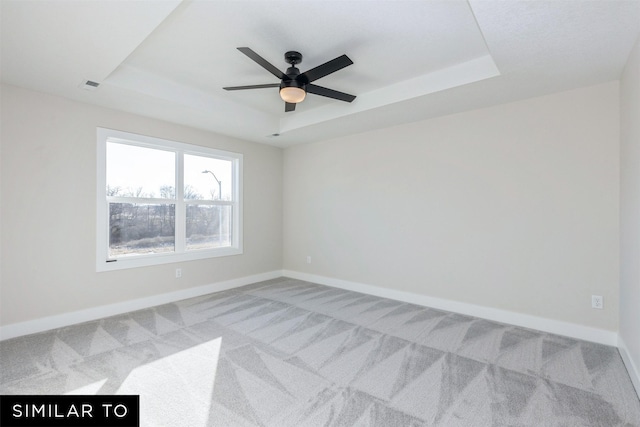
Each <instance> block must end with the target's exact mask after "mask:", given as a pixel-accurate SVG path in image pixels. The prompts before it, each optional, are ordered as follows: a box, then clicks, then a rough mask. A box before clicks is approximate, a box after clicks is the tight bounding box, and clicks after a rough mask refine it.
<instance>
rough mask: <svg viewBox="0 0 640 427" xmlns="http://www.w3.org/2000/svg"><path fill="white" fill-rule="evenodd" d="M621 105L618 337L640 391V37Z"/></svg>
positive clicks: (623, 84) (622, 89)
mask: <svg viewBox="0 0 640 427" xmlns="http://www.w3.org/2000/svg"><path fill="white" fill-rule="evenodd" d="M620 106H621V108H620V110H621V111H620V113H621V115H620V118H621V120H620V123H621V126H620V141H621V153H620V162H621V182H620V211H621V212H620V213H621V216H620V230H621V233H620V235H621V270H620V275H621V280H620V339H621V341H622V344H623V345H624V346H625V347H626V350H627V355H628V357H629V359H630V362H631V364H632V365H633V366H632V367H629V366H628V365H629V360H625V361H626V362H627V366H628V368H629V370H630V371H632V370H633V371H635V379H636V387H637V388H638V392H639V393H640V39H638V41H637V42H636V44H635V46H634V48H633V50H632V52H631V56H630V57H629V61H628V62H627V65H626V67H625V70H624V73H623V75H622V79H621V82H620ZM633 377H634V376H633V375H632V378H633Z"/></svg>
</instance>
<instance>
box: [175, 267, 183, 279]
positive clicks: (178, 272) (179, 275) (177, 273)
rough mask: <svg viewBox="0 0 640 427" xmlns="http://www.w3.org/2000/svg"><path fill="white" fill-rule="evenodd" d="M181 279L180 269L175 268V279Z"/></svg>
mask: <svg viewBox="0 0 640 427" xmlns="http://www.w3.org/2000/svg"><path fill="white" fill-rule="evenodd" d="M181 277H182V269H181V268H176V279H179V278H181Z"/></svg>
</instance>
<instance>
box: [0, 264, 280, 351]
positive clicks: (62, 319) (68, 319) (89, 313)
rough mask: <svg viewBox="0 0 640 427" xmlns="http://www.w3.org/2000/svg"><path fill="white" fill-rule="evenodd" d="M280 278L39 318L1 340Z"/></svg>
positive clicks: (271, 275) (2, 332) (258, 277)
mask: <svg viewBox="0 0 640 427" xmlns="http://www.w3.org/2000/svg"><path fill="white" fill-rule="evenodd" d="M278 277H282V270H276V271H270V272H267V273H261V274H255V275H251V276H245V277H239V278H237V279H231V280H225V281H222V282H216V283H211V284H209V285H203V286H198V287H195V288H188V289H182V290H179V291H175V292H168V293H165V294H160V295H153V296H150V297H145V298H138V299H135V300H130V301H123V302H119V303H115V304H109V305H102V306H99V307H92V308H88V309H86V310H79V311H73V312H70V313H64V314H58V315H54V316H48V317H42V318H40V319H35V320H28V321H26V322H20V323H13V324H9V325H6V326H0V340H6V339H9V338H15V337H19V336H23V335H29V334H34V333H37V332H44V331H48V330H50V329H55V328H61V327H64V326H69V325H74V324H77V323H82V322H88V321H91V320H96V319H101V318H103V317H109V316H115V315H118V314H123V313H128V312H130V311H135V310H141V309H144V308H149V307H154V306H156V305H162V304H168V303H171V302H175V301H180V300H183V299H186V298H193V297H198V296H201V295H206V294H210V293H212V292H219V291H224V290H227V289H232V288H237V287H240V286H244V285H250V284H252V283H256V282H261V281H263V280H269V279H275V278H278Z"/></svg>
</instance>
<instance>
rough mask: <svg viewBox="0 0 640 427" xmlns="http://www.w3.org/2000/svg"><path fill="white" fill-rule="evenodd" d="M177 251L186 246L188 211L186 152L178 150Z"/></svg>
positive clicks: (182, 249)
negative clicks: (186, 198) (185, 199)
mask: <svg viewBox="0 0 640 427" xmlns="http://www.w3.org/2000/svg"><path fill="white" fill-rule="evenodd" d="M175 193H176V243H175V245H176V253H184V252H185V250H186V249H185V248H186V234H187V230H186V224H187V213H186V207H185V203H184V152H183V151H182V150H179V151H176V191H175Z"/></svg>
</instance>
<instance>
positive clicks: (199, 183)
mask: <svg viewBox="0 0 640 427" xmlns="http://www.w3.org/2000/svg"><path fill="white" fill-rule="evenodd" d="M232 167H233V163H232V161H230V160H223V159H216V158H212V157H203V156H194V155H190V154H185V155H184V198H185V199H192V200H193V199H197V200H231V199H232V194H233V193H232V189H233V186H232V170H233V169H232ZM221 193H222V197H220V194H221Z"/></svg>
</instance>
